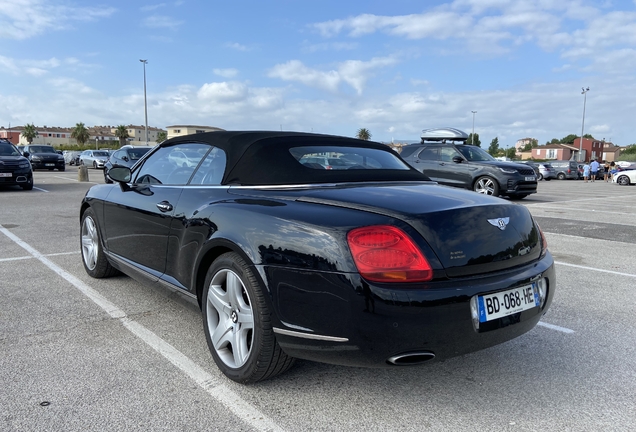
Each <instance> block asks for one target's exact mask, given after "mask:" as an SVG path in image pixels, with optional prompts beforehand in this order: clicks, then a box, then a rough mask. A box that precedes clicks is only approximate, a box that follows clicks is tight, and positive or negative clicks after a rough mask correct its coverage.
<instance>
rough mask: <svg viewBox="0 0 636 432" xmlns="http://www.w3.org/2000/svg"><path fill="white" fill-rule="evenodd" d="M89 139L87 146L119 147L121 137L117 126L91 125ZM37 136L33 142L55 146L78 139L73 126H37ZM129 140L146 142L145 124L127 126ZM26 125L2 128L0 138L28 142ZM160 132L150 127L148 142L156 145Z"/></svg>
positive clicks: (65, 144)
mask: <svg viewBox="0 0 636 432" xmlns="http://www.w3.org/2000/svg"><path fill="white" fill-rule="evenodd" d="M86 129H87V130H88V134H89V139H88V141H87V142H86V146H91V147H92V145H93V144H95V147H96V148H117V147H119V138H117V137H116V136H115V131H116V130H117V127H116V126H110V125H109V126H90V127H86ZM35 130H36V132H37V136H36V137H35V138H34V139H33V142H32V144H47V145H51V146H53V147H62V146H73V145H77V141H76V140H75V139H73V138H71V134H72V133H73V128H64V127H57V126H56V127H49V126H35ZM127 130H128V135H129V136H130V137H129V138H128V140H127V141H128V142H130V143H131V144H137V145H140V144H141V143H143V144H144V145H145V143H146V131H145V126H134V125H129V126H127ZM23 131H24V126H15V127H12V128H11V130H9V129H5V128H0V138H4V137H5V136H6V138H7V139H9V140H10V141H11V142H13V143H14V144H21V145H24V144H28V142H27V140H26V138H25V137H24V136H23V135H22V132H23ZM159 132H165V131H164V130H163V129H160V128H156V127H148V140H149V142H148V144H149V145H154V144H155V143H156V141H157V136H158V134H159Z"/></svg>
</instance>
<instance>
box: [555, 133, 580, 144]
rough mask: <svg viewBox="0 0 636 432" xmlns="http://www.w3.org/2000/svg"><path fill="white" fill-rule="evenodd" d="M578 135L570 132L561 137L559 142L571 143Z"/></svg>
mask: <svg viewBox="0 0 636 432" xmlns="http://www.w3.org/2000/svg"><path fill="white" fill-rule="evenodd" d="M578 137H579V136H578V135H575V134H570V135H568V136H566V137H563V138H561V140H560V141H559V142H560V143H562V144H572V143H573V142H574V140H575V139H577V138H578Z"/></svg>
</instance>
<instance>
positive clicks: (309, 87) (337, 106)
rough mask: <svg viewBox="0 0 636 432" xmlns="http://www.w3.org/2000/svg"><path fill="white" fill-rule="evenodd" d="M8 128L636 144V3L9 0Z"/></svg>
mask: <svg viewBox="0 0 636 432" xmlns="http://www.w3.org/2000/svg"><path fill="white" fill-rule="evenodd" d="M0 20H1V22H2V26H1V27H0V126H4V127H8V126H9V124H11V125H12V126H18V125H24V124H25V123H34V124H36V125H38V126H43V125H47V126H63V127H70V126H74V125H75V124H76V123H78V122H84V123H85V124H86V125H90V126H92V125H118V124H139V125H141V124H143V123H144V101H143V65H142V64H141V63H140V62H139V59H148V64H147V66H146V73H147V97H148V123H149V125H150V126H156V127H162V128H165V127H166V126H168V125H173V124H196V125H208V126H216V127H220V128H224V129H228V130H236V129H266V130H280V129H281V128H282V129H283V130H295V131H313V132H320V133H327V134H337V135H345V136H354V135H355V134H356V131H357V130H358V129H359V128H362V127H364V128H367V129H369V130H370V132H371V134H372V138H373V139H374V140H378V141H385V142H387V141H391V140H396V141H412V142H415V141H418V139H419V135H420V132H421V130H422V129H425V128H430V127H440V126H453V127H457V128H460V129H463V130H465V131H466V132H471V131H472V125H473V114H472V111H477V113H476V114H475V115H474V120H475V132H477V133H479V135H480V138H481V141H482V146H484V145H487V144H489V143H490V140H492V139H493V138H495V137H498V138H499V142H500V145H501V146H503V147H507V146H511V145H513V144H514V143H515V141H516V140H517V139H520V138H525V137H533V138H537V139H538V140H539V142H540V143H541V144H543V143H545V142H546V141H547V140H550V139H552V138H562V137H564V136H566V135H568V134H571V133H574V134H580V132H581V124H582V117H583V103H584V96H583V95H582V94H581V88H582V87H590V91H589V92H588V93H587V96H586V98H587V102H586V115H585V132H584V133H590V134H592V135H594V136H595V137H596V138H598V139H602V138H605V139H606V140H612V141H613V142H614V143H615V144H617V145H628V144H632V143H636V136H635V135H636V133H635V132H636V130H635V128H634V123H635V120H636V73H635V72H636V4H635V2H634V1H584V0H580V1H569V0H538V1H528V0H519V1H517V0H456V1H446V2H443V1H411V0H392V1H386V0H384V1H375V0H367V1H357V0H354V1H331V0H323V1H309V0H306V1H291V0H277V1H266V0H260V1H252V0H249V1H241V0H236V1H233V2H228V1H223V2H221V1H194V0H189V1H188V0H184V1H166V2H162V3H151V2H139V1H108V0H106V1H103V2H94V1H73V0H67V1H60V0H0Z"/></svg>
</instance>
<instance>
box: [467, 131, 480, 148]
mask: <svg viewBox="0 0 636 432" xmlns="http://www.w3.org/2000/svg"><path fill="white" fill-rule="evenodd" d="M466 144H470V145H474V146H477V147H481V141H479V134H478V133H476V134H475V135H474V136H473V134H472V133H470V134H468V139H467V140H466Z"/></svg>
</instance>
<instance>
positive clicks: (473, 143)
mask: <svg viewBox="0 0 636 432" xmlns="http://www.w3.org/2000/svg"><path fill="white" fill-rule="evenodd" d="M471 112H472V113H473V134H472V135H471V136H470V145H475V114H476V113H477V111H471Z"/></svg>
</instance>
